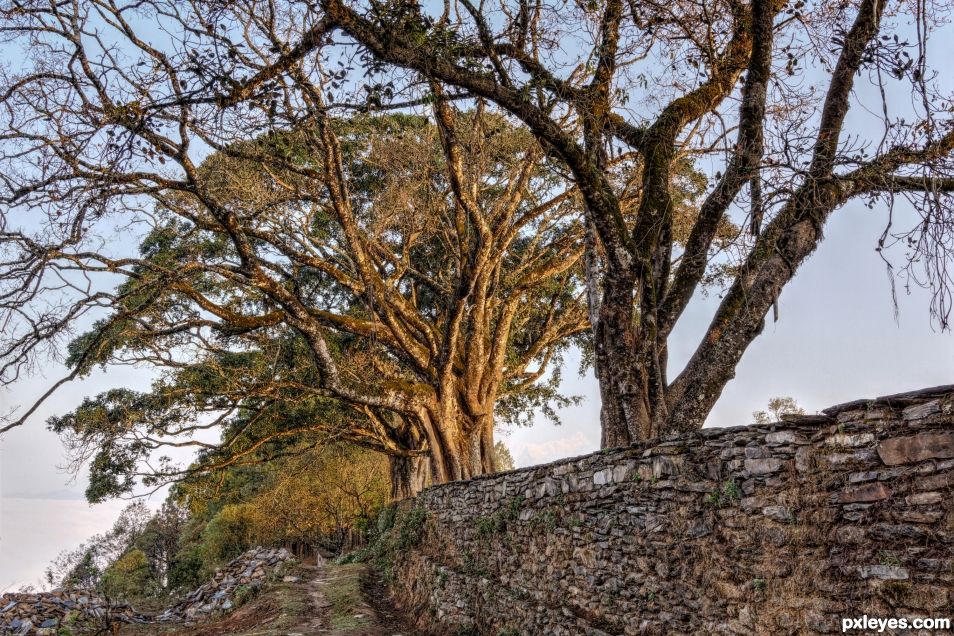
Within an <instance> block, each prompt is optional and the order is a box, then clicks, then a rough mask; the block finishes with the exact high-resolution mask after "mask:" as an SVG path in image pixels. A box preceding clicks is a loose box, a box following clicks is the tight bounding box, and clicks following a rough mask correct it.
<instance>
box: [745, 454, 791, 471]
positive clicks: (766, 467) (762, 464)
mask: <svg viewBox="0 0 954 636" xmlns="http://www.w3.org/2000/svg"><path fill="white" fill-rule="evenodd" d="M784 464H785V462H784V461H783V460H781V459H778V458H777V457H769V458H765V459H747V460H745V470H746V471H748V472H749V473H750V474H752V475H768V474H770V473H774V472H777V471H778V470H779V469H780V468H782V466H783V465H784Z"/></svg>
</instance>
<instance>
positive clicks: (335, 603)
mask: <svg viewBox="0 0 954 636" xmlns="http://www.w3.org/2000/svg"><path fill="white" fill-rule="evenodd" d="M290 574H291V575H292V578H286V580H283V581H280V582H277V583H273V584H271V585H269V586H268V587H266V589H265V590H264V591H263V592H262V593H261V594H259V595H258V596H257V597H256V598H254V599H253V600H252V601H250V602H249V603H247V604H245V605H243V606H242V607H239V608H238V609H236V610H235V611H233V612H231V613H229V614H227V615H224V616H221V617H219V618H216V619H214V620H209V621H206V622H203V623H199V624H196V625H189V626H186V625H129V626H126V627H124V628H123V629H122V631H121V632H120V634H121V635H122V636H159V635H163V636H165V635H172V634H175V635H177V636H417V633H416V632H415V631H414V630H411V629H408V628H407V627H406V626H405V625H404V624H403V623H402V621H400V619H399V618H398V617H397V616H396V614H395V613H394V611H393V610H391V609H390V608H389V607H388V605H387V603H386V602H383V600H381V599H380V598H379V597H380V596H381V592H380V590H378V589H375V587H374V585H373V579H372V575H371V574H370V572H369V571H368V569H367V567H366V566H364V565H361V564H349V565H333V564H326V565H321V566H312V565H299V566H297V567H296V568H295V571H294V572H291V573H290ZM369 598H373V599H374V602H373V603H372V602H369Z"/></svg>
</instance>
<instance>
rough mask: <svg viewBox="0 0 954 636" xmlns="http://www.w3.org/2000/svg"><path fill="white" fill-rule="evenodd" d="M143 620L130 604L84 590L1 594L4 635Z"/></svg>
mask: <svg viewBox="0 0 954 636" xmlns="http://www.w3.org/2000/svg"><path fill="white" fill-rule="evenodd" d="M143 620H144V619H143V618H142V617H141V616H139V615H137V614H136V613H135V612H133V610H132V608H130V607H129V606H128V605H125V604H115V603H110V602H108V601H107V600H106V599H104V598H102V597H100V596H97V595H95V594H91V593H89V592H86V591H82V590H56V591H53V592H40V593H12V594H11V593H8V594H3V595H0V634H15V635H17V636H20V635H21V634H38V635H44V634H55V633H56V630H57V629H58V628H59V627H60V626H61V625H69V624H77V625H78V624H82V623H91V624H97V625H103V624H107V623H113V622H125V623H134V622H143Z"/></svg>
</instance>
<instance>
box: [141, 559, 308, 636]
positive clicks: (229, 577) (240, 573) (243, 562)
mask: <svg viewBox="0 0 954 636" xmlns="http://www.w3.org/2000/svg"><path fill="white" fill-rule="evenodd" d="M291 559H292V555H291V553H290V552H289V551H288V550H286V549H284V548H279V549H269V548H253V549H251V550H249V551H248V552H246V553H245V554H243V555H242V556H240V557H238V558H237V559H235V560H234V561H232V562H230V563H229V564H228V565H226V566H225V567H223V568H221V569H220V570H216V572H215V575H213V577H212V578H211V579H210V580H209V581H208V582H207V583H205V584H204V585H202V586H201V587H199V588H197V589H195V590H194V591H192V592H191V593H190V594H189V595H188V596H186V597H185V598H184V599H183V600H182V601H181V602H180V603H178V604H176V605H173V606H172V607H170V608H169V609H167V610H165V611H164V612H162V613H161V614H159V615H157V616H156V617H155V618H154V619H153V620H154V621H155V622H160V623H167V622H180V621H193V620H197V619H199V618H202V617H204V616H208V615H209V614H213V613H215V612H226V611H228V610H230V609H232V608H233V607H234V606H235V605H236V599H235V597H236V594H237V593H239V592H240V590H243V589H244V590H246V591H243V592H242V593H254V592H256V591H257V590H258V589H259V588H261V587H262V585H264V584H265V580H266V577H267V576H268V574H269V572H270V571H272V570H274V569H275V568H277V567H279V566H280V565H282V564H283V563H285V562H287V561H290V560H291Z"/></svg>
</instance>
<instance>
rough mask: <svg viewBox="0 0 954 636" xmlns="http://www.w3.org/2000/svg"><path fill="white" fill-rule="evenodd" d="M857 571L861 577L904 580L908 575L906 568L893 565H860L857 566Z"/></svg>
mask: <svg viewBox="0 0 954 636" xmlns="http://www.w3.org/2000/svg"><path fill="white" fill-rule="evenodd" d="M858 573H859V574H860V575H861V578H863V579H886V580H893V581H904V580H907V579H908V577H909V574H908V570H907V569H906V568H902V567H898V566H894V565H862V566H860V567H859V568H858Z"/></svg>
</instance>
